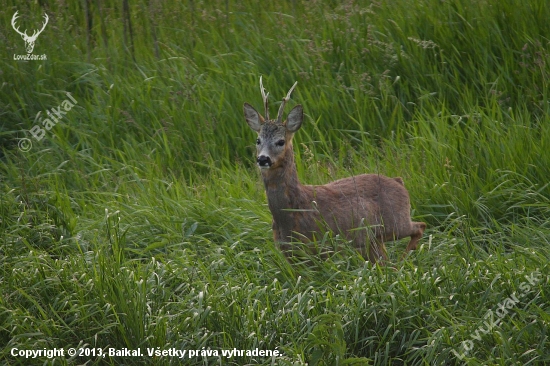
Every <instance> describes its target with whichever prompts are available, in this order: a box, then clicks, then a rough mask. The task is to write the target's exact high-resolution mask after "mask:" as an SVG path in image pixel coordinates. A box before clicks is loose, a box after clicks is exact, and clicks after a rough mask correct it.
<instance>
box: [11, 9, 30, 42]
mask: <svg viewBox="0 0 550 366" xmlns="http://www.w3.org/2000/svg"><path fill="white" fill-rule="evenodd" d="M17 13H19V11H16V12H15V14H13V17H12V18H11V26H12V27H13V29H14V30H15V31H16V32H17V33H19V34H20V35H21V37H29V36H27V30H26V29H25V33H21V32H20V31H19V27H16V26H15V21H16V20H17Z"/></svg>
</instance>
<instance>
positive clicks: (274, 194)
mask: <svg viewBox="0 0 550 366" xmlns="http://www.w3.org/2000/svg"><path fill="white" fill-rule="evenodd" d="M262 178H263V181H264V186H265V191H266V194H267V202H268V205H269V209H270V210H271V213H272V214H273V218H274V219H275V221H276V222H277V221H286V220H285V217H286V216H288V215H290V214H291V212H289V211H285V210H286V209H296V208H299V205H300V201H301V200H300V198H301V193H302V185H301V184H300V182H299V181H298V173H297V171H296V164H295V163H294V152H293V150H292V145H289V146H288V147H287V149H286V151H285V155H284V157H283V160H282V161H281V164H278V165H277V166H276V167H273V168H271V169H268V170H262Z"/></svg>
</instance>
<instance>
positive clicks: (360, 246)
mask: <svg viewBox="0 0 550 366" xmlns="http://www.w3.org/2000/svg"><path fill="white" fill-rule="evenodd" d="M296 84H297V82H296V83H295V84H294V85H293V86H292V88H290V90H289V91H288V93H287V95H286V97H284V98H283V101H282V104H281V106H280V107H279V113H278V114H277V119H269V111H268V96H269V93H267V94H266V93H265V89H264V87H263V84H262V78H261V77H260V91H261V93H262V98H263V104H264V110H265V118H264V117H262V116H261V115H260V114H259V113H258V112H257V111H256V110H255V109H254V107H252V106H251V105H250V104H248V103H244V116H245V119H246V122H247V123H248V125H249V126H250V128H252V129H253V130H254V131H256V132H257V133H258V139H257V140H256V145H257V163H258V166H259V168H260V169H261V175H262V179H263V182H264V186H265V190H266V193H267V202H268V206H269V209H270V211H271V214H272V216H273V237H274V239H275V241H276V242H278V244H279V245H280V247H281V249H282V251H283V253H284V254H285V255H286V256H287V257H288V256H289V255H291V254H292V251H291V248H292V247H291V242H292V241H293V240H296V239H298V240H301V241H303V242H308V241H311V240H314V235H315V234H318V233H321V232H324V231H327V230H331V231H333V232H334V233H336V234H341V235H342V236H343V237H345V238H346V239H347V240H349V241H351V242H352V243H353V245H354V247H355V248H356V249H357V250H359V252H360V253H361V255H362V256H363V258H365V260H367V259H368V260H369V261H370V262H372V263H375V262H376V261H377V260H382V262H383V261H384V260H386V259H387V256H386V248H385V246H384V241H387V240H396V239H401V238H404V237H407V236H410V237H411V241H410V242H409V244H408V246H407V249H406V252H408V251H410V250H413V249H416V245H417V243H418V241H419V240H420V238H421V237H422V234H423V233H424V229H425V228H426V224H425V223H423V222H412V221H411V217H410V202H409V193H408V192H407V190H406V189H405V186H404V185H403V180H402V179H401V178H388V177H385V176H383V175H378V174H362V175H358V176H355V177H350V178H344V179H340V180H337V181H334V182H331V183H328V184H325V185H318V186H313V185H302V184H300V182H299V181H298V175H297V173H296V165H295V163H294V151H293V149H292V136H293V135H294V133H295V132H296V131H298V130H299V129H300V126H301V125H302V121H303V118H304V112H303V108H302V106H301V105H297V106H295V107H294V108H293V109H292V110H291V111H290V112H289V113H288V116H287V120H286V121H284V122H283V109H284V107H285V104H286V102H287V101H288V100H289V99H290V94H291V93H292V91H293V90H294V88H295V87H296ZM367 239H368V240H369V242H368V243H367ZM367 247H368V248H369V250H368V253H367V250H366V248H367Z"/></svg>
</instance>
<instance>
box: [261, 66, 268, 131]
mask: <svg viewBox="0 0 550 366" xmlns="http://www.w3.org/2000/svg"><path fill="white" fill-rule="evenodd" d="M260 91H261V92H262V99H263V100H264V108H265V120H266V121H269V108H268V106H267V98H268V97H269V93H267V94H266V93H265V89H264V85H263V83H262V77H261V76H260Z"/></svg>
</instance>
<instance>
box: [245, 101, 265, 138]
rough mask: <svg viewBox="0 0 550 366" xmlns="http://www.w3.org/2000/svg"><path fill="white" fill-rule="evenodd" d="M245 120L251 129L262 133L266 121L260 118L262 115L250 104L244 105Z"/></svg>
mask: <svg viewBox="0 0 550 366" xmlns="http://www.w3.org/2000/svg"><path fill="white" fill-rule="evenodd" d="M244 118H245V119H246V123H248V125H249V126H250V128H251V129H253V130H254V131H256V132H260V129H261V128H262V124H263V123H264V119H263V117H262V116H260V113H258V111H257V110H255V109H254V107H252V106H251V105H250V104H248V103H245V104H244Z"/></svg>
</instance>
